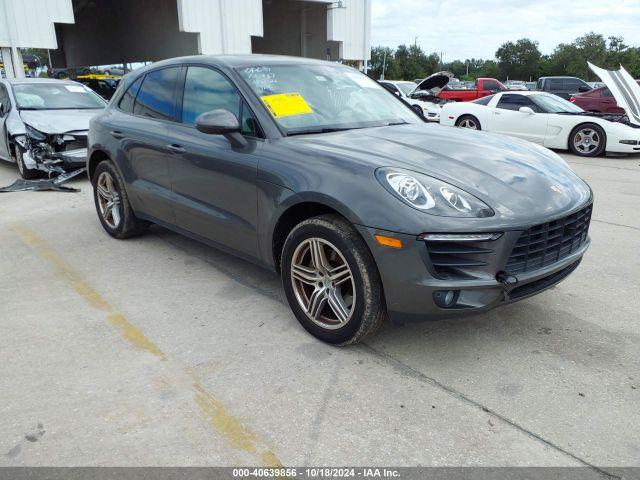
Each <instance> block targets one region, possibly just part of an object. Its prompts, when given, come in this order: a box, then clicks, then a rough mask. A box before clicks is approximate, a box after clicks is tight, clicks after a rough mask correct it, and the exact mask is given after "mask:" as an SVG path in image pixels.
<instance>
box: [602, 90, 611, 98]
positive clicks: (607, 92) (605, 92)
mask: <svg viewBox="0 0 640 480" xmlns="http://www.w3.org/2000/svg"><path fill="white" fill-rule="evenodd" d="M602 96H603V97H613V95H612V93H611V90H609V89H608V88H605V89H604V90H602Z"/></svg>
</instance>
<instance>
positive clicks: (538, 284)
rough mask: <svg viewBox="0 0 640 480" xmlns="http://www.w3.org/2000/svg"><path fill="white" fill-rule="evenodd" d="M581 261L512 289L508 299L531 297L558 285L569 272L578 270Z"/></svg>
mask: <svg viewBox="0 0 640 480" xmlns="http://www.w3.org/2000/svg"><path fill="white" fill-rule="evenodd" d="M581 261H582V259H580V260H578V261H577V262H575V263H573V264H571V265H569V266H568V267H565V268H563V269H562V270H560V271H559V272H555V273H553V274H551V275H549V276H547V277H544V278H541V279H539V280H536V281H534V282H531V283H527V284H525V285H522V286H520V287H516V288H514V289H513V290H511V291H510V292H509V299H510V300H517V299H518V298H522V297H526V296H528V295H533V294H534V293H537V292H540V291H542V290H544V289H545V288H549V287H550V286H552V285H554V284H556V283H558V282H559V281H560V280H563V279H564V278H566V277H568V276H569V274H570V273H571V272H573V271H574V270H575V269H576V268H578V265H580V262H581Z"/></svg>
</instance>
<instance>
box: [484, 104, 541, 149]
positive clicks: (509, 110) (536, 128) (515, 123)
mask: <svg viewBox="0 0 640 480" xmlns="http://www.w3.org/2000/svg"><path fill="white" fill-rule="evenodd" d="M521 107H528V108H530V109H531V110H532V112H533V113H525V112H521V111H520V108H521ZM548 121H549V116H548V115H547V114H545V113H540V109H539V108H538V106H537V105H535V104H534V103H533V102H532V101H531V100H530V99H529V98H527V96H526V95H519V94H515V93H505V94H502V96H501V97H500V99H499V100H498V103H497V105H496V107H495V108H493V109H492V112H491V116H490V119H489V122H490V128H489V130H491V131H492V132H499V133H504V134H505V135H511V136H513V137H518V138H522V139H523V140H528V141H530V142H534V143H539V144H540V145H542V144H543V143H544V139H545V136H546V133H547V123H548Z"/></svg>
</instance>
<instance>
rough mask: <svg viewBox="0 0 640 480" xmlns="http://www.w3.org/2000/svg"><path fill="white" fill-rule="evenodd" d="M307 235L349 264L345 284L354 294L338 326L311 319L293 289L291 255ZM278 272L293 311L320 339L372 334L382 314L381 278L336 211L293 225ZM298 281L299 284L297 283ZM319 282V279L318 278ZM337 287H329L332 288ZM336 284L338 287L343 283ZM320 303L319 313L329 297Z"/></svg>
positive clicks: (352, 339)
mask: <svg viewBox="0 0 640 480" xmlns="http://www.w3.org/2000/svg"><path fill="white" fill-rule="evenodd" d="M311 239H320V240H322V241H324V242H328V245H330V246H329V247H328V248H331V247H335V248H336V249H337V251H338V252H339V254H340V255H342V259H341V260H344V261H346V264H347V265H348V266H349V269H350V274H351V279H352V280H349V281H348V282H349V286H348V288H349V289H353V291H354V292H355V295H353V294H352V295H351V296H350V301H351V306H350V307H349V308H350V309H351V310H350V311H351V313H350V316H349V318H348V319H347V320H346V322H345V323H344V324H343V325H342V326H338V327H334V328H325V327H323V326H321V325H319V324H318V323H316V322H314V321H313V320H312V319H311V317H310V316H308V315H307V313H306V311H305V310H304V309H303V306H302V305H301V303H300V301H299V300H298V297H297V296H296V291H299V289H298V290H296V288H298V287H296V285H294V280H293V278H292V273H291V272H292V267H291V265H292V262H293V257H294V254H296V252H297V251H299V247H301V246H303V245H304V244H305V242H310V241H311ZM329 251H330V252H331V250H329ZM331 253H333V252H331ZM309 255H310V254H309ZM343 266H344V264H343ZM281 272H282V284H283V287H284V291H285V294H286V296H287V300H288V302H289V306H290V307H291V309H292V310H293V313H294V315H295V316H296V318H297V319H298V321H299V322H300V323H301V324H302V326H303V327H304V328H305V329H306V330H307V331H308V332H309V333H311V334H312V335H313V336H315V337H316V338H319V339H320V340H322V341H325V342H327V343H330V344H333V345H351V344H355V343H358V342H360V341H361V340H363V339H364V338H365V337H367V336H369V335H372V334H374V333H375V332H376V331H377V330H378V328H379V327H380V325H381V324H382V322H383V321H384V319H385V318H386V305H385V301H384V293H383V289H382V282H381V280H380V275H379V273H378V269H377V267H376V265H375V262H374V260H373V257H372V255H371V252H370V251H369V249H368V248H367V245H366V244H365V242H364V240H363V239H362V238H361V237H360V235H359V234H358V232H357V231H356V230H355V228H354V227H353V226H352V225H351V224H350V223H349V222H347V221H345V220H344V219H343V218H342V217H340V216H339V215H321V216H318V217H313V218H310V219H308V220H305V221H303V222H301V223H299V224H298V225H297V226H296V227H294V228H293V230H292V231H291V232H290V233H289V235H288V236H287V239H286V241H285V243H284V247H283V251H282V263H281ZM351 282H352V283H351ZM298 285H301V284H300V283H298ZM319 285H320V282H318V286H319ZM343 285H344V284H343ZM310 288H311V289H313V288H314V287H310ZM318 288H319V287H318ZM337 288H338V287H336V286H334V287H333V290H334V292H335V291H336V290H337ZM339 288H340V290H342V289H343V288H344V287H342V286H341V287H339ZM340 298H341V299H343V300H344V293H340ZM323 305H324V306H323V307H322V309H323V310H321V311H320V313H322V311H327V310H326V309H331V308H332V307H331V305H330V301H329V300H327V301H325V302H324V303H323ZM333 311H334V312H335V310H333ZM329 314H331V310H329Z"/></svg>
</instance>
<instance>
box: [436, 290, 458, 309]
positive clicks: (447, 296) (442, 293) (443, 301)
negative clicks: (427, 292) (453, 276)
mask: <svg viewBox="0 0 640 480" xmlns="http://www.w3.org/2000/svg"><path fill="white" fill-rule="evenodd" d="M457 296H458V290H437V291H435V292H433V301H434V302H436V305H437V306H439V307H440V308H449V307H450V306H451V305H453V303H454V302H455V301H456V297H457Z"/></svg>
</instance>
